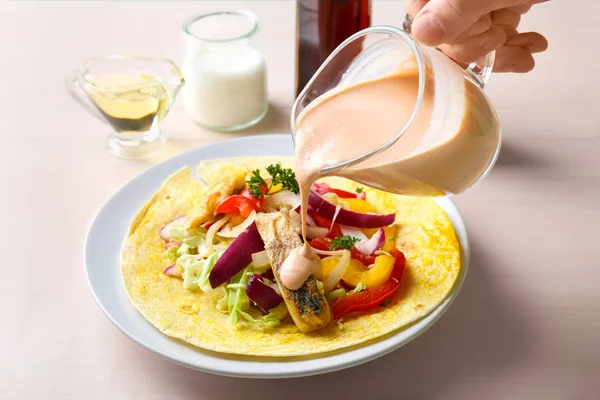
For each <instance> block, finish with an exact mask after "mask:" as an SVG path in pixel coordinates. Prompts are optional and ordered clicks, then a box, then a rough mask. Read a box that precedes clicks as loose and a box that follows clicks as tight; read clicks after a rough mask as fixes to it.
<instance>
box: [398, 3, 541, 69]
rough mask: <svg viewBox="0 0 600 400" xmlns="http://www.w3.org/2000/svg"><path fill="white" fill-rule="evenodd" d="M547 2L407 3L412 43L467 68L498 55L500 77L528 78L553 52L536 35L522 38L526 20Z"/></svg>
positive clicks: (497, 62)
mask: <svg viewBox="0 0 600 400" xmlns="http://www.w3.org/2000/svg"><path fill="white" fill-rule="evenodd" d="M544 1H547V0H407V2H406V10H407V13H408V14H409V15H410V16H411V17H413V18H414V21H413V23H412V35H413V37H414V38H415V39H416V40H417V41H419V42H421V43H423V44H426V45H428V46H438V47H439V48H440V50H442V51H443V52H444V53H445V54H446V55H448V56H449V57H451V58H452V59H454V60H455V61H457V62H458V63H460V64H463V65H467V64H470V63H472V62H474V61H477V60H479V59H481V58H482V57H483V56H485V55H486V54H488V53H490V52H491V51H493V50H496V63H495V64H494V71H495V72H529V71H531V70H532V69H533V68H534V66H535V60H534V59H533V54H534V53H540V52H543V51H545V50H546V49H547V48H548V41H547V40H546V38H544V37H543V36H542V35H540V34H539V33H537V32H525V33H519V32H518V31H517V28H518V26H519V22H521V15H523V14H525V13H526V12H528V11H529V9H530V8H531V7H532V6H533V5H535V4H537V3H542V2H544Z"/></svg>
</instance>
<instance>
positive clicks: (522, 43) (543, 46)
mask: <svg viewBox="0 0 600 400" xmlns="http://www.w3.org/2000/svg"><path fill="white" fill-rule="evenodd" d="M505 45H506V46H513V47H522V48H524V49H525V50H527V51H529V52H530V53H541V52H543V51H546V50H548V40H546V38H545V37H544V36H542V35H540V34H539V33H537V32H524V33H519V34H518V35H515V36H511V37H509V38H508V39H507V40H506V43H505Z"/></svg>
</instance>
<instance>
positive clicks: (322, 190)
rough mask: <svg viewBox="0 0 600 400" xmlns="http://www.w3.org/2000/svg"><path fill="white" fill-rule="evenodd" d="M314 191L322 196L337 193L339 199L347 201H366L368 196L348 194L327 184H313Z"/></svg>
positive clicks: (364, 194)
mask: <svg viewBox="0 0 600 400" xmlns="http://www.w3.org/2000/svg"><path fill="white" fill-rule="evenodd" d="M312 188H313V190H314V191H315V192H317V193H319V194H321V195H323V194H326V193H335V194H337V195H338V197H340V198H346V199H356V198H358V199H362V200H366V198H367V196H366V193H352V192H347V191H345V190H341V189H334V188H332V187H331V186H329V185H328V184H326V183H313V187H312Z"/></svg>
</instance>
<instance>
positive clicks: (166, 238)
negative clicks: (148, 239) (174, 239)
mask: <svg viewBox="0 0 600 400" xmlns="http://www.w3.org/2000/svg"><path fill="white" fill-rule="evenodd" d="M184 219H185V215H180V216H179V217H177V218H175V219H172V220H171V221H169V222H167V223H166V224H165V226H163V227H162V228H161V229H160V232H159V233H158V234H159V235H160V237H161V238H162V240H164V241H165V242H169V241H170V240H171V237H170V236H169V229H170V228H171V227H172V226H174V225H182V224H183V222H184Z"/></svg>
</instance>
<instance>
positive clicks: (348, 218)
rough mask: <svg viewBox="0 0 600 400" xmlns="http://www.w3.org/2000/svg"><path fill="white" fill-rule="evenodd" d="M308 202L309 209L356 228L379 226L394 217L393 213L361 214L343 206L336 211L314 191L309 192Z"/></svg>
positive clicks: (392, 221)
mask: <svg viewBox="0 0 600 400" xmlns="http://www.w3.org/2000/svg"><path fill="white" fill-rule="evenodd" d="M308 204H309V206H310V209H311V210H313V211H314V212H316V213H317V214H319V215H322V216H323V217H325V218H328V219H331V220H333V219H334V218H335V221H336V222H337V223H338V224H342V225H348V226H355V227H358V228H381V227H384V226H388V225H391V224H393V223H394V220H395V219H396V215H395V214H386V215H375V214H362V213H357V212H354V211H350V210H346V209H343V208H340V209H339V211H338V210H337V207H336V206H335V205H334V204H331V203H330V202H328V201H327V200H325V199H324V198H322V197H321V196H319V195H318V194H316V193H315V192H310V197H309V198H308Z"/></svg>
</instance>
